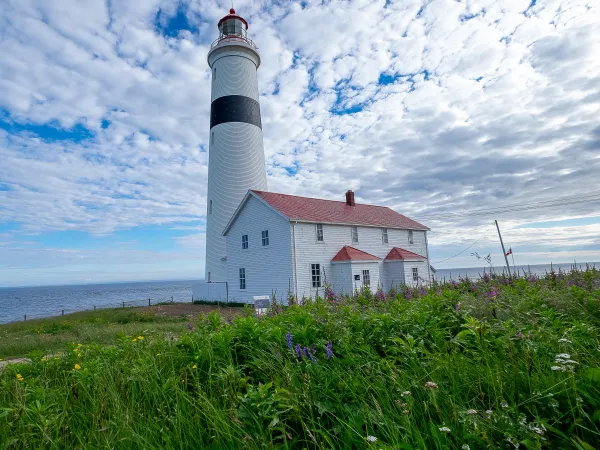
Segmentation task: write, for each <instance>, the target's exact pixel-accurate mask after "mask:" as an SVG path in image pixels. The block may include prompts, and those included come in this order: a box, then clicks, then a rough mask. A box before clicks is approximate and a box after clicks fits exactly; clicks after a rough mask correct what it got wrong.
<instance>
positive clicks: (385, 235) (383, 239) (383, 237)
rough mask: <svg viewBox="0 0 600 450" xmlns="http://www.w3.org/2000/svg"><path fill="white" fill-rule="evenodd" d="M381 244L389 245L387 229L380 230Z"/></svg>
mask: <svg viewBox="0 0 600 450" xmlns="http://www.w3.org/2000/svg"><path fill="white" fill-rule="evenodd" d="M381 243H382V244H389V243H390V239H389V236H388V229H387V228H382V229H381Z"/></svg>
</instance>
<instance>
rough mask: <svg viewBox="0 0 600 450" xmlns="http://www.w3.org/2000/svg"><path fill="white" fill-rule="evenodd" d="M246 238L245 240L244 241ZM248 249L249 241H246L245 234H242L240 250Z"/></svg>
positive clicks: (246, 236)
mask: <svg viewBox="0 0 600 450" xmlns="http://www.w3.org/2000/svg"><path fill="white" fill-rule="evenodd" d="M244 238H246V239H244ZM249 247H250V240H249V239H248V235H247V234H242V250H248V248H249Z"/></svg>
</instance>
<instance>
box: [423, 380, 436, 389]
mask: <svg viewBox="0 0 600 450" xmlns="http://www.w3.org/2000/svg"><path fill="white" fill-rule="evenodd" d="M425 387H426V388H427V389H437V388H438V385H437V384H435V383H434V382H433V381H428V382H427V383H425Z"/></svg>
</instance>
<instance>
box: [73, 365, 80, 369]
mask: <svg viewBox="0 0 600 450" xmlns="http://www.w3.org/2000/svg"><path fill="white" fill-rule="evenodd" d="M73 369H74V370H79V369H81V366H80V365H79V364H75V365H74V366H73Z"/></svg>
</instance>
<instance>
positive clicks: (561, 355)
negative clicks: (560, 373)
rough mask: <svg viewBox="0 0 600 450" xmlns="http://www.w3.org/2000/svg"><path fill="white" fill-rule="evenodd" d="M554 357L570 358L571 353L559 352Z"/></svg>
mask: <svg viewBox="0 0 600 450" xmlns="http://www.w3.org/2000/svg"><path fill="white" fill-rule="evenodd" d="M556 359H571V355H569V354H568V353H559V354H558V355H556Z"/></svg>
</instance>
